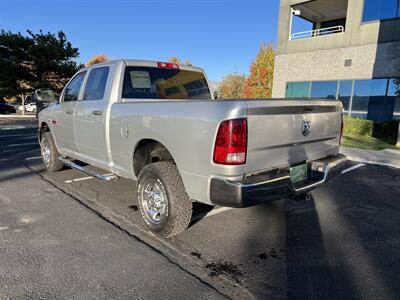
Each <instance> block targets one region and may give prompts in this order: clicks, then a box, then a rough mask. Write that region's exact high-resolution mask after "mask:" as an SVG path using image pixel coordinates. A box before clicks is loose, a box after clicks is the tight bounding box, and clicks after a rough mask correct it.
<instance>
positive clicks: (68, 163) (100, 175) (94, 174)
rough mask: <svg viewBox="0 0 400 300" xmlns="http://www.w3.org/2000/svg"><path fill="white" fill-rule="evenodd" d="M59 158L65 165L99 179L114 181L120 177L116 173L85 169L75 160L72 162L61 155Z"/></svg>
mask: <svg viewBox="0 0 400 300" xmlns="http://www.w3.org/2000/svg"><path fill="white" fill-rule="evenodd" d="M58 160H59V161H61V162H62V163H63V164H64V165H67V166H68V167H70V168H72V169H75V170H77V171H80V172H82V173H85V174H87V175H89V176H92V177H94V178H96V179H98V180H104V181H113V180H117V179H118V176H117V175H115V174H112V175H103V174H100V173H97V172H95V171H91V170H88V169H85V168H84V167H81V166H79V165H77V164H76V163H74V162H72V161H70V160H68V159H66V158H63V157H61V156H59V157H58Z"/></svg>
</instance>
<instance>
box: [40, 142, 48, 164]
mask: <svg viewBox="0 0 400 300" xmlns="http://www.w3.org/2000/svg"><path fill="white" fill-rule="evenodd" d="M40 144H41V152H42V159H43V162H44V164H45V165H46V167H48V166H49V165H50V146H49V143H48V142H47V140H46V139H45V138H43V139H42V142H41V143H40Z"/></svg>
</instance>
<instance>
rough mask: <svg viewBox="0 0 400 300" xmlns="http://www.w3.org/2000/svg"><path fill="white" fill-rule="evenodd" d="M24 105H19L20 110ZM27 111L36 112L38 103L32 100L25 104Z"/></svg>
mask: <svg viewBox="0 0 400 300" xmlns="http://www.w3.org/2000/svg"><path fill="white" fill-rule="evenodd" d="M22 107H23V106H22V105H20V106H18V110H21V111H22ZM25 111H27V112H33V113H34V112H36V103H34V102H31V103H28V104H26V105H25Z"/></svg>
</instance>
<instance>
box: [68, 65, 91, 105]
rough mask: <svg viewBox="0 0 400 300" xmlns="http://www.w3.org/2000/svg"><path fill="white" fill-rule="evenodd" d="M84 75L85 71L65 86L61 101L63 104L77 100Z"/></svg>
mask: <svg viewBox="0 0 400 300" xmlns="http://www.w3.org/2000/svg"><path fill="white" fill-rule="evenodd" d="M85 74H86V71H84V72H81V73H79V74H78V75H76V76H75V77H74V78H73V79H72V80H71V82H70V83H69V84H68V85H67V87H66V88H65V93H64V100H63V101H64V102H67V101H76V100H78V96H79V91H80V90H81V85H82V82H83V78H84V77H85Z"/></svg>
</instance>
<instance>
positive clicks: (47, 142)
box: [40, 131, 64, 172]
mask: <svg viewBox="0 0 400 300" xmlns="http://www.w3.org/2000/svg"><path fill="white" fill-rule="evenodd" d="M40 152H41V154H42V160H43V163H44V164H45V166H46V169H47V171H49V172H56V171H59V170H61V169H62V168H63V167H64V164H63V163H62V162H60V161H59V160H58V156H59V155H60V154H59V153H58V151H57V147H56V144H55V143H54V140H53V137H52V136H51V133H50V132H49V131H46V132H44V133H43V134H42V138H41V140H40Z"/></svg>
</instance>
